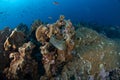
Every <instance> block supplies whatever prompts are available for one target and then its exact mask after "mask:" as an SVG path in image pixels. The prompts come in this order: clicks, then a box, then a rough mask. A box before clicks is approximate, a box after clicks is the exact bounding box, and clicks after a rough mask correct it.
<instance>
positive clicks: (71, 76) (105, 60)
mask: <svg viewBox="0 0 120 80" xmlns="http://www.w3.org/2000/svg"><path fill="white" fill-rule="evenodd" d="M24 28H25V29H24ZM0 43H1V44H0V47H1V48H0V65H1V66H0V80H119V79H120V41H119V40H117V41H114V40H112V39H109V38H107V37H106V36H103V35H101V34H99V33H97V32H96V31H94V30H92V29H90V28H86V27H84V26H82V27H79V28H78V29H75V27H74V26H73V24H72V23H71V21H70V20H65V17H64V16H63V15H61V16H60V18H59V19H58V20H57V21H56V22H55V23H53V24H43V23H42V22H41V21H40V20H36V21H35V22H34V23H33V24H32V26H31V30H29V29H28V28H27V26H26V25H24V24H20V25H18V26H17V27H16V28H15V29H14V30H10V29H9V28H6V29H5V30H3V31H0ZM3 60H4V61H3Z"/></svg>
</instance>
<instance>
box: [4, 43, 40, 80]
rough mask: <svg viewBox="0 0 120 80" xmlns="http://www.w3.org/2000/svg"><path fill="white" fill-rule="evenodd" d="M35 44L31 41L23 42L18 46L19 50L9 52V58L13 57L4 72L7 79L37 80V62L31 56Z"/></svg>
mask: <svg viewBox="0 0 120 80" xmlns="http://www.w3.org/2000/svg"><path fill="white" fill-rule="evenodd" d="M34 47H35V45H34V44H33V43H31V42H28V43H25V44H24V45H23V46H22V47H20V48H19V52H13V53H11V54H10V58H13V59H12V61H11V63H10V67H8V68H6V69H5V71H4V73H5V74H6V77H7V78H8V79H17V80H26V79H29V77H30V78H31V79H34V80H37V79H38V76H37V75H38V74H37V63H36V62H35V60H33V59H32V58H31V53H32V50H33V48H34Z"/></svg>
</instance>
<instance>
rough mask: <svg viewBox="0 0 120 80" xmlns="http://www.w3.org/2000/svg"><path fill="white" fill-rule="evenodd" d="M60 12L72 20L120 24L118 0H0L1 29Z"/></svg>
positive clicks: (54, 16) (52, 18)
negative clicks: (55, 2)
mask: <svg viewBox="0 0 120 80" xmlns="http://www.w3.org/2000/svg"><path fill="white" fill-rule="evenodd" d="M54 1H57V2H58V3H59V4H53V2H54ZM61 14H63V15H65V16H66V19H71V21H72V22H73V23H77V22H80V21H84V22H94V23H98V24H102V25H116V26H120V0H0V29H2V28H4V27H6V26H9V27H11V28H14V27H16V26H17V25H18V24H19V23H21V22H23V23H25V24H27V25H28V26H30V25H31V24H32V22H33V21H34V20H35V19H40V20H42V21H44V22H49V23H52V22H54V21H56V20H57V19H58V17H59V15H61ZM49 17H50V19H49Z"/></svg>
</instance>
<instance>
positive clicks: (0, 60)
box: [0, 27, 12, 74]
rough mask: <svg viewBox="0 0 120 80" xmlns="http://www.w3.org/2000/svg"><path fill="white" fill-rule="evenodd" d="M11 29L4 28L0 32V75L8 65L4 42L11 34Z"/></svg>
mask: <svg viewBox="0 0 120 80" xmlns="http://www.w3.org/2000/svg"><path fill="white" fill-rule="evenodd" d="M11 31H12V30H11V29H10V28H9V27H6V28H5V29H4V30H1V31H0V74H1V73H2V71H3V70H4V68H5V67H6V66H7V65H8V64H9V58H8V56H9V54H7V52H6V51H4V42H5V40H6V39H7V37H8V36H9V35H10V33H11Z"/></svg>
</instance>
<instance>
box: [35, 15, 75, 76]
mask: <svg viewBox="0 0 120 80" xmlns="http://www.w3.org/2000/svg"><path fill="white" fill-rule="evenodd" d="M74 35H75V31H74V27H73V26H72V23H71V22H70V21H69V20H64V16H60V19H59V20H58V21H57V22H56V23H55V24H48V25H46V26H44V25H41V26H40V27H38V28H37V30H36V38H37V40H38V41H39V42H41V43H42V46H41V47H40V49H41V53H42V55H43V64H44V68H45V71H46V75H47V76H48V78H50V77H51V76H53V75H56V74H55V73H56V69H57V68H58V66H59V64H62V63H63V62H67V61H69V60H70V59H72V53H71V52H72V51H73V49H74ZM52 47H53V49H52V50H51V51H50V49H51V48H52Z"/></svg>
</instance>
